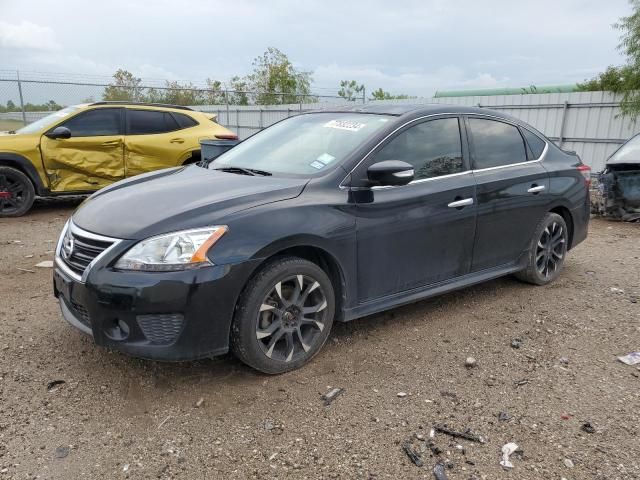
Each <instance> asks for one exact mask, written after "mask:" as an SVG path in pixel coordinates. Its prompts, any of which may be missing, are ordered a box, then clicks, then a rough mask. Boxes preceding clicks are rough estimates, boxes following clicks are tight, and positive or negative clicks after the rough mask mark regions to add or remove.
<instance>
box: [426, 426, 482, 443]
mask: <svg viewBox="0 0 640 480" xmlns="http://www.w3.org/2000/svg"><path fill="white" fill-rule="evenodd" d="M433 428H434V429H435V431H436V432H440V433H444V434H447V435H450V436H452V437H454V438H464V439H465V440H470V441H472V442H478V443H484V439H483V438H482V437H481V436H480V435H476V434H475V433H471V430H470V429H467V430H465V431H464V432H456V431H455V430H451V429H450V428H449V427H447V426H446V425H434V426H433Z"/></svg>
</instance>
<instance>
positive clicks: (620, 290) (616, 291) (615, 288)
mask: <svg viewBox="0 0 640 480" xmlns="http://www.w3.org/2000/svg"><path fill="white" fill-rule="evenodd" d="M611 293H620V294H623V293H624V290H623V289H621V288H617V287H611Z"/></svg>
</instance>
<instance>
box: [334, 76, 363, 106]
mask: <svg viewBox="0 0 640 480" xmlns="http://www.w3.org/2000/svg"><path fill="white" fill-rule="evenodd" d="M360 92H364V85H362V84H360V85H358V82H356V81H355V80H342V81H341V82H340V90H338V96H340V97H342V98H344V99H346V100H347V101H348V102H355V101H356V98H361V95H358V96H357V97H356V95H357V94H359V93H360Z"/></svg>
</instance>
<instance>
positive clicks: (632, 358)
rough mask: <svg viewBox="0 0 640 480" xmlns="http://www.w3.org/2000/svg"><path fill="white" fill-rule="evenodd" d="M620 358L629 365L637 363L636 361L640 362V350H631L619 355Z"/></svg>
mask: <svg viewBox="0 0 640 480" xmlns="http://www.w3.org/2000/svg"><path fill="white" fill-rule="evenodd" d="M618 360H620V361H621V362H622V363H625V364H627V365H635V364H636V363H640V352H631V353H630V354H628V355H623V356H621V357H618Z"/></svg>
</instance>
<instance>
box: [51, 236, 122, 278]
mask: <svg viewBox="0 0 640 480" xmlns="http://www.w3.org/2000/svg"><path fill="white" fill-rule="evenodd" d="M114 243H115V240H111V239H108V238H106V237H99V236H97V235H93V234H91V233H89V232H87V233H83V231H82V230H80V229H78V228H77V227H72V226H69V228H67V231H66V233H65V235H64V238H63V239H62V243H61V245H60V252H59V255H60V258H61V259H62V261H63V262H64V264H65V265H66V266H67V267H69V269H70V270H71V271H72V272H74V273H75V274H76V275H78V276H79V277H82V274H83V273H84V272H85V270H86V269H87V267H88V266H89V264H90V263H91V262H92V261H93V260H94V259H95V258H96V257H97V256H98V255H100V254H101V253H102V252H104V251H105V250H106V249H107V248H109V247H111V246H112V245H113V244H114Z"/></svg>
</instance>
